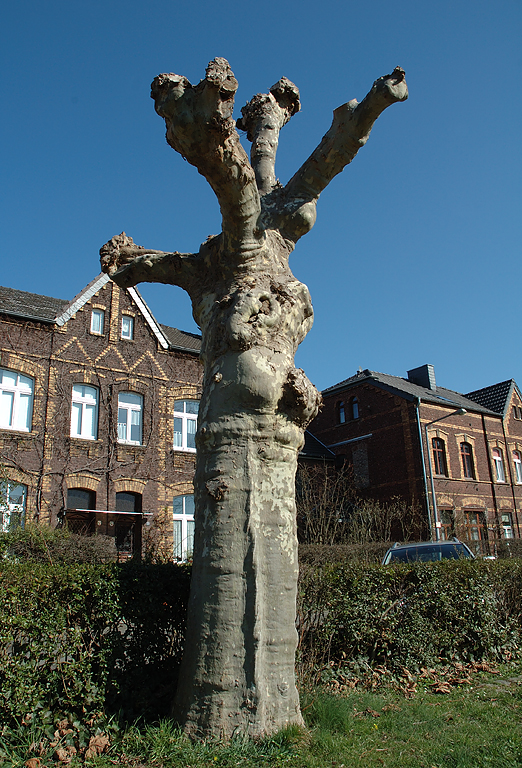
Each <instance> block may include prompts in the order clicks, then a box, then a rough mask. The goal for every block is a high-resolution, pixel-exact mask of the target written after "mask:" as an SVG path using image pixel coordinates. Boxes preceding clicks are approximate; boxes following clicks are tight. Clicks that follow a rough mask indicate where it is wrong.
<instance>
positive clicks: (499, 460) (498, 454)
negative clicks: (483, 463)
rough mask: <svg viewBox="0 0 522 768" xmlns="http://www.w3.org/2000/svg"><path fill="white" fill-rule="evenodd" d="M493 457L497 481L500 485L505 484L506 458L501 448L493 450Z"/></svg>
mask: <svg viewBox="0 0 522 768" xmlns="http://www.w3.org/2000/svg"><path fill="white" fill-rule="evenodd" d="M491 455H492V456H493V466H494V467H495V477H496V480H497V482H499V483H505V482H506V473H505V472H504V458H503V456H502V451H501V450H500V448H493V450H492V451H491Z"/></svg>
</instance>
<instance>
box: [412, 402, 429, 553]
mask: <svg viewBox="0 0 522 768" xmlns="http://www.w3.org/2000/svg"><path fill="white" fill-rule="evenodd" d="M420 404H421V399H420V397H418V398H417V402H416V403H414V405H415V417H416V419H417V430H418V432H419V443H420V450H421V464H422V484H423V488H424V499H425V501H426V512H427V514H428V523H429V525H430V539H431V540H432V541H433V523H432V519H431V509H430V500H429V496H428V479H427V477H426V459H425V456H424V441H423V439H422V429H421V423H420V417H419V408H420Z"/></svg>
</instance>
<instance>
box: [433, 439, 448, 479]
mask: <svg viewBox="0 0 522 768" xmlns="http://www.w3.org/2000/svg"><path fill="white" fill-rule="evenodd" d="M431 447H432V449H433V468H434V471H435V474H436V475H444V476H445V477H447V476H448V464H447V462H446V446H445V445H444V440H442V439H441V438H440V437H433V438H432V440H431Z"/></svg>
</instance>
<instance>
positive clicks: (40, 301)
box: [0, 286, 69, 323]
mask: <svg viewBox="0 0 522 768" xmlns="http://www.w3.org/2000/svg"><path fill="white" fill-rule="evenodd" d="M68 304H69V302H68V301H65V300H64V299H53V298H51V297H50V296H40V294H38V293H28V292H27V291H18V290H16V289H15V288H5V287H3V286H0V312H4V313H5V314H6V315H15V316H16V317H26V318H28V319H31V320H41V321H43V322H47V323H52V322H53V321H54V319H55V318H56V316H57V315H59V314H60V312H61V311H62V310H63V309H64V307H66V306H67V305H68Z"/></svg>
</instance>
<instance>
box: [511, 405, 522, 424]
mask: <svg viewBox="0 0 522 768" xmlns="http://www.w3.org/2000/svg"><path fill="white" fill-rule="evenodd" d="M513 416H514V417H515V419H519V420H520V419H522V408H519V407H518V405H514V406H513Z"/></svg>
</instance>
